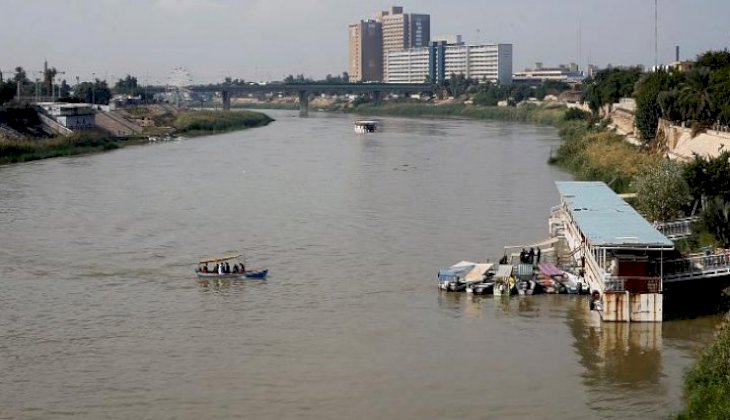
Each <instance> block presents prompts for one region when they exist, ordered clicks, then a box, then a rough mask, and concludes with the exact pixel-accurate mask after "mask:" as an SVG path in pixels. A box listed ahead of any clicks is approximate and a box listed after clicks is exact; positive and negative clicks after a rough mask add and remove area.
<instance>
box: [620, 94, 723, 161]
mask: <svg viewBox="0 0 730 420" xmlns="http://www.w3.org/2000/svg"><path fill="white" fill-rule="evenodd" d="M610 116H611V121H612V122H613V126H614V128H616V131H617V132H618V133H619V134H622V135H624V136H626V139H627V141H629V142H631V143H634V144H636V143H637V141H636V138H635V137H636V134H637V133H636V126H635V123H636V117H635V114H634V110H633V109H631V106H630V104H629V103H623V102H621V103H618V104H614V108H613V111H612V112H611V114H610ZM657 136H658V137H659V138H661V139H663V140H664V144H665V145H666V148H667V155H668V156H669V158H671V159H678V160H685V161H686V160H692V159H693V157H694V154H698V155H700V156H704V157H716V156H718V155H719V154H720V153H722V152H724V151H726V150H730V131H716V130H707V131H705V132H703V133H700V134H698V135H697V136H695V137H692V130H691V129H690V128H685V127H681V126H677V125H673V124H672V123H670V122H669V121H666V120H659V125H658V127H657Z"/></svg>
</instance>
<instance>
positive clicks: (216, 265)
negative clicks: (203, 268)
mask: <svg viewBox="0 0 730 420" xmlns="http://www.w3.org/2000/svg"><path fill="white" fill-rule="evenodd" d="M218 269H219V266H218V263H215V267H213V272H214V273H217V272H218Z"/></svg>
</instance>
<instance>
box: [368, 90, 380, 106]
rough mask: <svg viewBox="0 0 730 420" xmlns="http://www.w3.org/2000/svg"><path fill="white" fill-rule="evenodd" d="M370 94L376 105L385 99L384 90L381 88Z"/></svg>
mask: <svg viewBox="0 0 730 420" xmlns="http://www.w3.org/2000/svg"><path fill="white" fill-rule="evenodd" d="M370 95H371V97H372V99H373V103H374V104H375V105H380V103H381V101H382V99H383V92H381V91H379V90H374V91H373V92H372V93H371V94H370Z"/></svg>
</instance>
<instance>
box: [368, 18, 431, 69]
mask: <svg viewBox="0 0 730 420" xmlns="http://www.w3.org/2000/svg"><path fill="white" fill-rule="evenodd" d="M376 20H377V21H379V22H381V23H382V26H383V64H384V70H383V76H384V77H385V78H387V74H386V73H385V71H386V68H385V58H386V57H387V56H388V53H389V52H391V51H402V50H405V49H408V48H420V47H426V46H428V43H429V42H430V40H431V39H430V38H431V16H430V15H425V14H408V13H403V7H400V6H392V7H391V8H390V10H385V11H382V12H380V13H378V15H377V18H376Z"/></svg>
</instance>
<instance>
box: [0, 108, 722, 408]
mask: <svg viewBox="0 0 730 420" xmlns="http://www.w3.org/2000/svg"><path fill="white" fill-rule="evenodd" d="M267 113H269V114H270V115H271V116H273V117H274V118H276V121H275V122H274V123H272V124H271V125H269V126H268V127H264V128H258V129H250V130H245V131H240V132H235V133H229V134H223V135H216V136H209V137H198V138H192V139H187V140H182V141H175V142H168V143H158V144H151V145H143V146H133V147H127V148H124V149H120V150H116V151H113V152H108V153H104V154H96V155H90V156H76V157H67V158H57V159H50V160H44V161H37V162H32V163H27V164H17V165H9V166H3V167H0V237H1V238H2V247H1V248H0V285H2V292H1V293H0V372H2V373H1V374H0V418H1V419H15V418H23V419H36V418H38V419H41V418H42V419H49V418H54V419H57V418H88V419H99V418H124V419H126V418H149V419H168V418H178V419H180V418H182V419H199V418H206V419H230V418H246V419H336V418H348V419H351V420H354V419H373V418H379V419H483V418H505V419H544V418H560V419H588V418H617V419H627V418H636V419H647V418H666V417H667V416H668V415H670V414H671V413H673V412H676V411H677V410H678V409H679V408H680V407H681V405H682V400H681V398H682V375H683V372H684V371H685V370H686V369H687V368H688V367H690V366H691V364H692V363H693V361H694V360H695V359H696V357H697V356H698V352H699V351H700V349H701V348H702V346H703V345H704V344H705V343H707V342H708V341H709V340H710V339H711V337H712V334H713V328H714V325H715V324H716V323H717V321H718V319H717V318H716V317H706V318H699V319H695V320H689V321H672V322H665V323H663V324H632V325H626V324H603V325H601V324H600V323H597V322H596V321H595V319H594V317H593V315H594V314H591V313H589V311H588V310H587V309H588V302H587V301H586V300H585V298H583V297H577V296H568V295H540V296H528V297H512V298H507V299H499V298H498V299H495V298H493V297H491V296H488V297H481V296H467V295H461V294H449V293H443V292H439V291H438V290H437V288H436V284H435V275H436V272H437V270H438V269H439V268H442V267H444V266H448V265H451V264H453V263H455V262H457V261H460V260H462V259H466V260H484V259H486V258H490V259H491V260H492V261H494V260H496V259H498V258H499V257H500V256H501V253H502V247H503V246H504V245H515V244H523V243H529V242H533V241H536V240H540V239H544V238H545V237H546V235H547V216H548V213H549V210H550V207H551V206H553V205H555V204H557V203H558V199H559V198H558V194H557V191H556V188H555V186H554V181H556V180H568V179H571V177H570V175H568V174H566V173H564V172H562V171H560V170H559V169H557V168H554V167H550V166H549V165H547V163H546V161H547V158H548V156H549V153H550V149H551V148H554V147H556V146H557V145H558V144H559V139H558V138H557V133H556V131H555V130H554V129H552V128H549V127H539V126H533V125H526V124H512V123H502V122H484V121H459V120H443V119H405V118H383V119H382V127H383V130H382V131H381V132H379V133H377V134H375V135H356V134H354V133H353V121H354V119H355V118H354V117H353V116H348V115H341V114H327V113H312V115H311V116H310V117H309V118H298V117H297V113H296V112H295V111H271V112H268V111H267ZM229 251H239V252H242V253H244V254H245V256H246V263H247V266H248V267H251V268H253V267H256V266H267V267H268V268H269V269H270V270H271V272H270V278H269V279H268V280H267V281H248V282H244V281H240V282H239V281H234V282H227V283H223V284H214V283H210V284H205V283H198V282H197V281H196V279H195V275H194V274H193V271H192V270H193V269H194V267H195V262H196V261H197V260H198V259H199V258H201V257H205V256H209V255H216V254H221V253H224V252H229Z"/></svg>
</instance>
